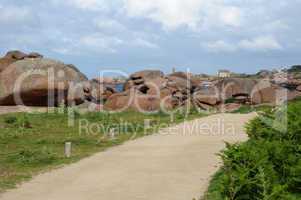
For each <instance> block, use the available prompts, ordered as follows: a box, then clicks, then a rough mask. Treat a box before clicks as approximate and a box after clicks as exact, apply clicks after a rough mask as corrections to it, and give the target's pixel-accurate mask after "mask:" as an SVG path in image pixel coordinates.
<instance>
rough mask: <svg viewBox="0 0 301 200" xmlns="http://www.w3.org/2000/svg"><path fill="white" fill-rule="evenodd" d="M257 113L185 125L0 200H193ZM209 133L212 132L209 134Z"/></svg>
mask: <svg viewBox="0 0 301 200" xmlns="http://www.w3.org/2000/svg"><path fill="white" fill-rule="evenodd" d="M253 117H255V114H254V113H253V114H246V115H241V114H218V115H212V116H209V117H206V118H201V119H198V120H194V121H191V122H186V123H183V124H180V125H177V126H175V127H172V128H170V129H165V130H162V131H161V133H160V134H155V135H151V136H146V137H144V138H141V139H137V140H134V141H130V142H127V143H125V144H124V145H121V146H117V147H114V148H111V149H109V150H107V151H105V152H101V153H98V154H96V155H94V156H92V157H89V158H86V159H84V160H82V161H80V162H78V163H75V164H72V165H69V166H66V167H64V168H61V169H58V170H54V171H51V172H49V173H45V174H41V175H39V176H37V177H35V178H34V179H33V180H32V181H30V182H27V183H24V184H22V185H21V186H20V187H19V188H18V189H15V190H11V191H9V192H7V193H4V194H2V196H1V197H0V199H1V200H192V199H193V198H198V197H200V196H201V194H203V193H204V192H205V191H206V188H207V186H208V182H209V180H210V178H211V176H212V175H213V174H214V173H215V172H216V171H217V170H218V167H219V166H220V160H219V158H218V156H216V153H218V152H219V151H220V150H222V149H223V148H224V147H225V145H224V142H223V141H228V142H237V141H244V140H246V139H247V136H246V134H245V133H244V128H243V126H244V124H245V123H246V122H247V121H248V120H250V119H252V118H253ZM209 129H212V130H209Z"/></svg>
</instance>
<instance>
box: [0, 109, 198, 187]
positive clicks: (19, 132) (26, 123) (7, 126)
mask: <svg viewBox="0 0 301 200" xmlns="http://www.w3.org/2000/svg"><path fill="white" fill-rule="evenodd" d="M201 116H204V114H200V113H198V112H196V111H195V110H194V111H192V112H191V113H190V115H188V117H187V118H186V119H188V120H190V119H194V118H197V117H201ZM74 118H75V121H74V122H75V123H74V126H68V114H67V112H66V111H64V110H63V112H62V113H60V112H58V111H57V110H56V111H54V113H33V114H25V113H17V114H7V115H1V116H0V191H4V190H6V189H10V188H14V187H15V186H16V184H18V183H20V182H22V181H26V180H28V179H30V178H31V177H32V176H33V175H36V174H37V173H40V172H43V171H47V170H50V169H53V168H56V167H60V166H62V165H64V164H68V163H72V162H76V161H78V160H80V159H82V158H84V157H87V156H90V155H92V154H93V153H96V152H99V151H102V150H105V149H106V148H108V147H111V146H114V145H119V144H122V143H123V142H125V141H127V140H130V139H135V138H137V137H141V136H144V135H145V134H150V133H153V132H156V131H157V130H158V129H160V128H164V127H166V125H168V124H169V123H170V116H169V115H166V114H163V113H158V114H149V115H144V114H141V113H137V112H133V111H128V112H123V113H116V114H109V113H86V114H79V113H78V112H75V115H74ZM144 119H150V120H151V123H150V128H149V129H147V130H145V128H144ZM184 119H185V116H184V115H183V114H181V113H177V114H175V116H174V122H175V123H179V122H183V121H184ZM83 120H85V121H83ZM83 122H84V123H83ZM87 122H89V124H90V125H91V124H93V126H89V128H88V129H89V131H87V129H86V127H87V126H86V125H87ZM80 124H81V125H82V127H84V128H81V129H80ZM164 124H165V126H164ZM111 128H114V129H115V130H116V133H117V135H116V137H114V138H112V137H111V136H110V135H108V134H107V133H108V132H110V129H111ZM80 130H82V131H80ZM65 142H72V157H71V158H66V157H65V156H64V144H65Z"/></svg>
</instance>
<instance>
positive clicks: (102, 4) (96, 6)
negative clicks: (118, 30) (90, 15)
mask: <svg viewBox="0 0 301 200" xmlns="http://www.w3.org/2000/svg"><path fill="white" fill-rule="evenodd" d="M52 2H53V3H55V4H56V5H61V4H67V5H70V6H74V7H76V8H79V9H83V10H92V11H100V10H107V9H108V8H109V6H108V1H106V0H64V1H61V0H52Z"/></svg>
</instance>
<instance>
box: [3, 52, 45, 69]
mask: <svg viewBox="0 0 301 200" xmlns="http://www.w3.org/2000/svg"><path fill="white" fill-rule="evenodd" d="M25 58H43V56H42V55H41V54H39V53H30V54H25V53H24V52H21V51H9V52H7V53H6V55H5V56H4V57H3V58H0V73H1V72H2V71H4V70H5V69H6V68H7V67H8V66H9V65H10V64H12V63H14V62H17V61H19V60H24V59H25Z"/></svg>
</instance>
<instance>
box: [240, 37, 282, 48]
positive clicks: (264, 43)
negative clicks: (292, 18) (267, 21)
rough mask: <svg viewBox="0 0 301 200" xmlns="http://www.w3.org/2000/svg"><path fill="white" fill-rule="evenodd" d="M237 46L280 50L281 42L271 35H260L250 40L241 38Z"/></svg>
mask: <svg viewBox="0 0 301 200" xmlns="http://www.w3.org/2000/svg"><path fill="white" fill-rule="evenodd" d="M239 47H240V48H243V49H247V50H252V51H268V50H280V49H282V46H281V44H280V43H279V42H278V41H277V40H276V39H275V38H274V37H272V36H261V37H256V38H253V39H251V40H242V41H240V43H239Z"/></svg>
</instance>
